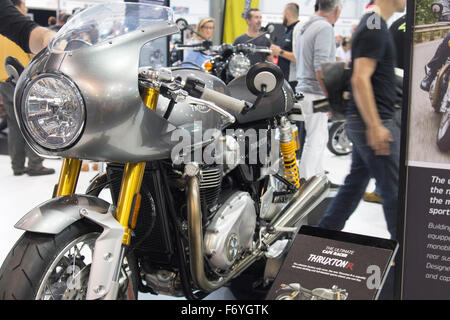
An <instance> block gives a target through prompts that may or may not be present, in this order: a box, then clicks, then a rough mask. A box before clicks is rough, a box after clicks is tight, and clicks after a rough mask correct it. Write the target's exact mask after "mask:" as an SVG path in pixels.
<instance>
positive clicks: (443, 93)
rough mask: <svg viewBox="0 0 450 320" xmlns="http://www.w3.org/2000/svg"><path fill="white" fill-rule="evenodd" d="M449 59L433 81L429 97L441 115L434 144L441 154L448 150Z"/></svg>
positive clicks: (449, 145)
mask: <svg viewBox="0 0 450 320" xmlns="http://www.w3.org/2000/svg"><path fill="white" fill-rule="evenodd" d="M449 81H450V57H449V58H448V59H447V62H446V64H445V65H444V66H443V67H442V68H441V69H440V70H439V72H438V74H437V76H436V78H435V79H434V80H433V82H432V84H431V87H430V91H429V97H430V101H431V106H432V107H433V109H434V111H435V112H436V113H440V114H442V116H441V121H440V124H439V128H438V132H437V137H436V143H437V145H438V147H439V149H440V150H441V151H443V152H446V151H449V150H450V102H449V101H450V90H449V85H448V83H449Z"/></svg>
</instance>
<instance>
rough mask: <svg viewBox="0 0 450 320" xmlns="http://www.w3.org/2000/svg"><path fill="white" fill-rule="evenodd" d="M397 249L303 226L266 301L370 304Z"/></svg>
mask: <svg viewBox="0 0 450 320" xmlns="http://www.w3.org/2000/svg"><path fill="white" fill-rule="evenodd" d="M397 248H398V244H397V242H396V241H393V240H388V239H380V238H374V237H368V236H362V235H356V234H351V233H346V232H338V231H331V230H324V229H320V228H315V227H310V226H302V228H301V229H300V232H299V234H298V235H297V236H296V239H295V241H294V243H293V245H292V247H291V249H290V250H289V253H288V255H287V257H286V259H285V260H284V262H283V265H282V267H281V269H280V271H279V273H278V275H277V277H276V278H275V281H274V283H273V285H272V287H271V289H270V291H269V294H268V295H267V300H374V299H377V298H378V295H379V293H380V291H381V288H382V286H383V283H384V280H385V278H386V275H387V273H388V271H389V269H390V267H391V264H392V261H393V259H394V256H395V254H396V251H397Z"/></svg>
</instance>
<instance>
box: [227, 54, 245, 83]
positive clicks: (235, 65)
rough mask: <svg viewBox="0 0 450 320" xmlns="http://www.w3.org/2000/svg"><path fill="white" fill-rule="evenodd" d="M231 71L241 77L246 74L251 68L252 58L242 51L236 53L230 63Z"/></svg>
mask: <svg viewBox="0 0 450 320" xmlns="http://www.w3.org/2000/svg"><path fill="white" fill-rule="evenodd" d="M228 67H229V70H230V73H231V75H232V76H233V77H235V78H236V77H239V76H241V75H243V74H246V73H247V72H248V70H249V69H250V60H249V59H248V58H247V57H246V56H244V55H243V54H242V53H240V54H235V55H234V56H233V57H232V58H231V60H230V63H229V64H228Z"/></svg>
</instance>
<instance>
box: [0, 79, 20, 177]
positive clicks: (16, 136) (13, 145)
mask: <svg viewBox="0 0 450 320" xmlns="http://www.w3.org/2000/svg"><path fill="white" fill-rule="evenodd" d="M0 94H1V95H2V97H3V104H4V105H5V109H6V117H7V121H8V153H9V156H10V158H11V167H12V170H13V172H14V174H15V175H21V174H23V173H25V171H26V169H25V140H24V139H23V137H22V134H21V132H20V129H19V125H18V124H17V121H16V116H15V114H14V102H13V99H14V85H13V84H12V83H10V82H1V83H0Z"/></svg>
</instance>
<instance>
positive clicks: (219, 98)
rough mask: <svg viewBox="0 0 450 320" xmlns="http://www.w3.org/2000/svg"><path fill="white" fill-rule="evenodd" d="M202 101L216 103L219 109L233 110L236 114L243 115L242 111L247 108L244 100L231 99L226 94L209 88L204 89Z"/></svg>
mask: <svg viewBox="0 0 450 320" xmlns="http://www.w3.org/2000/svg"><path fill="white" fill-rule="evenodd" d="M201 99H204V100H208V101H211V102H214V103H215V104H216V105H218V106H219V107H222V108H224V109H226V110H230V109H231V110H233V111H234V112H236V113H241V112H242V110H244V108H245V107H246V106H247V103H246V102H245V101H243V100H239V99H236V98H233V97H230V96H228V95H226V94H223V93H220V92H217V91H215V90H211V89H208V88H203V93H202V96H201Z"/></svg>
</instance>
